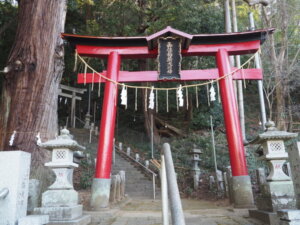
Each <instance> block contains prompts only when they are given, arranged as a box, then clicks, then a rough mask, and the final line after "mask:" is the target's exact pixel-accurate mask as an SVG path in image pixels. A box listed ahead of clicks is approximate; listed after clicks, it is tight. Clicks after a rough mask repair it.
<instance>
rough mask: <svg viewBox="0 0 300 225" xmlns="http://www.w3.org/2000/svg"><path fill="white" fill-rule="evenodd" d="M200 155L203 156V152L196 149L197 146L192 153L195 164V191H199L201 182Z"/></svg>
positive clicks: (193, 174)
mask: <svg viewBox="0 0 300 225" xmlns="http://www.w3.org/2000/svg"><path fill="white" fill-rule="evenodd" d="M200 154H202V151H201V150H200V149H196V147H195V146H194V149H193V150H192V151H191V152H190V155H191V159H192V162H193V167H192V169H191V174H192V176H193V178H194V189H197V188H198V187H199V180H200V168H199V162H200V161H201V159H200Z"/></svg>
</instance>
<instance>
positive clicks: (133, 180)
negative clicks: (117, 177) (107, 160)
mask: <svg viewBox="0 0 300 225" xmlns="http://www.w3.org/2000/svg"><path fill="white" fill-rule="evenodd" d="M112 168H113V170H112V173H113V174H116V173H118V172H119V171H120V170H124V171H125V172H126V187H125V193H126V194H128V195H129V197H132V198H148V199H149V198H153V181H152V178H150V177H148V176H146V175H145V174H143V173H142V172H141V170H140V169H139V168H137V167H135V166H134V163H133V164H132V163H130V162H129V161H127V159H125V157H124V158H123V157H122V156H121V154H119V153H117V152H116V156H115V164H114V165H113V167H112ZM151 176H152V175H151ZM157 179H158V178H157V177H156V178H155V180H156V182H157ZM155 195H156V198H159V197H160V189H159V188H158V187H157V185H156V187H155Z"/></svg>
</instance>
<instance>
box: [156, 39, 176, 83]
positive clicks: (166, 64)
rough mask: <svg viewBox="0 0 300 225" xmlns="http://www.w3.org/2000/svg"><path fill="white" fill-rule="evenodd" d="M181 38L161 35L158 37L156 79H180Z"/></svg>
mask: <svg viewBox="0 0 300 225" xmlns="http://www.w3.org/2000/svg"><path fill="white" fill-rule="evenodd" d="M181 58H182V57H181V38H175V37H165V38H163V37H161V38H159V39H158V56H157V61H158V79H160V80H170V79H180V71H181Z"/></svg>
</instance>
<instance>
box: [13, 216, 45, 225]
mask: <svg viewBox="0 0 300 225" xmlns="http://www.w3.org/2000/svg"><path fill="white" fill-rule="evenodd" d="M48 223H49V216H48V215H30V216H25V217H23V218H21V219H19V221H18V225H44V224H48Z"/></svg>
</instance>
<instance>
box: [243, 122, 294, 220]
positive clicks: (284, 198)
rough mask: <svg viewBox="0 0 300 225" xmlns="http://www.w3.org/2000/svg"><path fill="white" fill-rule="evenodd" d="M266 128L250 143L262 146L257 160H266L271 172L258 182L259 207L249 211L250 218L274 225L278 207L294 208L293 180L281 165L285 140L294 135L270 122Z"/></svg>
mask: <svg viewBox="0 0 300 225" xmlns="http://www.w3.org/2000/svg"><path fill="white" fill-rule="evenodd" d="M266 128H267V130H266V132H264V133H262V134H259V136H258V138H256V139H255V140H254V141H253V142H251V143H252V144H260V145H261V146H262V148H261V147H260V148H259V149H258V150H257V151H256V153H257V154H258V155H259V159H260V160H264V161H266V162H267V164H268V167H269V171H270V174H269V176H268V177H267V178H266V182H265V183H264V184H262V185H261V193H260V194H259V197H258V198H257V208H258V210H250V211H249V213H250V216H251V217H255V218H259V219H261V220H262V221H264V222H265V223H268V224H273V223H275V221H276V220H277V215H276V211H277V210H280V209H294V208H295V203H296V202H295V196H294V187H293V182H292V180H291V178H290V177H289V176H287V175H286V174H285V173H284V172H283V165H284V163H285V162H286V160H287V158H288V153H287V152H286V151H285V145H284V141H285V140H289V139H292V138H295V137H296V136H297V134H294V133H288V132H285V131H279V130H277V128H276V127H275V124H274V122H272V121H269V122H268V123H266Z"/></svg>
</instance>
